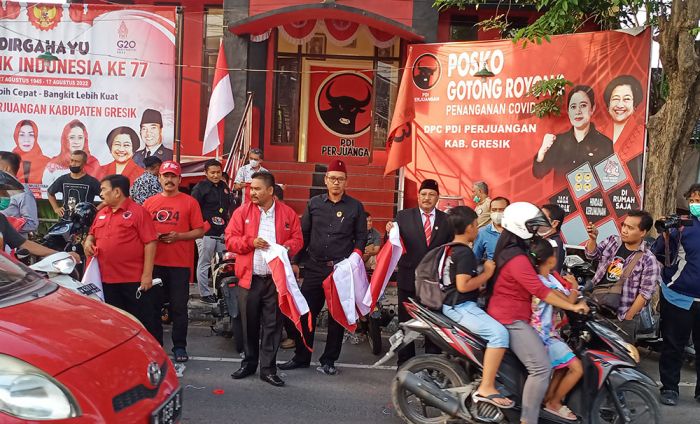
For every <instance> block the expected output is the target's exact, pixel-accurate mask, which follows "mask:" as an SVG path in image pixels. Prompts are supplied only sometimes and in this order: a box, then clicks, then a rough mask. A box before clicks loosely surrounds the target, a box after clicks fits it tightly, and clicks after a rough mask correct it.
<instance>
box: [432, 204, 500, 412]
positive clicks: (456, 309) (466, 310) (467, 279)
mask: <svg viewBox="0 0 700 424" xmlns="http://www.w3.org/2000/svg"><path fill="white" fill-rule="evenodd" d="M477 218H478V215H477V214H476V212H475V211H474V210H473V209H472V208H470V207H468V206H457V207H454V208H452V209H450V211H449V212H448V213H447V222H448V223H449V224H450V227H452V229H453V230H454V238H453V239H452V241H453V242H454V243H459V244H456V245H454V246H453V247H452V253H451V255H450V260H449V261H448V264H447V266H446V267H445V273H444V276H443V279H444V280H447V281H445V287H447V290H446V296H445V301H444V305H443V306H442V313H443V314H445V315H446V316H447V317H449V318H450V319H452V320H453V321H457V322H458V323H460V325H462V326H464V327H466V328H467V329H468V330H469V331H471V332H473V333H474V334H477V335H479V336H481V337H482V338H483V339H485V340H486V342H487V344H486V351H485V352H484V370H483V373H482V378H481V384H479V388H478V389H477V390H476V391H475V392H474V394H473V395H472V399H473V400H474V401H475V402H488V403H490V404H492V405H494V406H497V407H499V408H512V407H513V406H514V403H513V401H512V400H510V399H508V398H507V397H505V396H504V395H503V394H501V393H500V392H499V391H498V389H496V373H498V367H499V366H500V364H501V361H502V360H503V355H505V353H506V349H508V331H507V330H506V329H505V327H503V325H501V324H500V323H498V322H497V321H496V320H494V319H493V318H491V317H490V316H489V315H488V314H487V313H486V311H484V310H483V309H481V308H480V307H479V305H478V304H477V300H478V298H479V292H480V289H481V287H482V286H483V285H485V284H486V282H487V281H488V279H489V278H491V276H492V275H493V272H494V270H495V268H496V264H495V263H494V262H493V261H491V260H488V261H486V262H485V263H484V271H483V272H482V273H481V274H479V275H477V271H476V268H477V265H478V261H477V260H476V257H475V256H474V252H473V251H472V249H471V248H470V247H469V244H470V243H474V240H476V236H477V235H478V234H479V227H478V220H477Z"/></svg>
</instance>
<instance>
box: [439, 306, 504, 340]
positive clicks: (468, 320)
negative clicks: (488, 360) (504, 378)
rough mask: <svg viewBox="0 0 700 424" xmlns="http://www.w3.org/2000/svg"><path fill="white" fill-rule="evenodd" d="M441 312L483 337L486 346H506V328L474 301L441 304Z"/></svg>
mask: <svg viewBox="0 0 700 424" xmlns="http://www.w3.org/2000/svg"><path fill="white" fill-rule="evenodd" d="M442 313H443V314H445V315H446V316H447V317H448V318H449V319H451V320H452V321H457V322H458V323H459V324H460V325H461V326H463V327H465V328H467V329H468V330H469V331H471V332H472V333H474V334H476V335H478V336H479V337H481V338H483V339H485V340H486V342H487V343H486V347H490V348H503V349H507V348H508V330H506V328H505V327H504V326H503V325H501V323H499V322H498V321H496V320H495V319H493V318H491V315H489V314H487V313H486V311H484V310H483V309H481V308H479V306H478V305H477V304H476V302H471V301H466V302H463V303H460V304H459V305H454V306H450V305H442Z"/></svg>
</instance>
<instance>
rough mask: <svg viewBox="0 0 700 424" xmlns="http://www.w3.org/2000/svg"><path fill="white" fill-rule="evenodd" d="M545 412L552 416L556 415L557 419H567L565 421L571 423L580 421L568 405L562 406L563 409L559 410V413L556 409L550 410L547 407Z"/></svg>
mask: <svg viewBox="0 0 700 424" xmlns="http://www.w3.org/2000/svg"><path fill="white" fill-rule="evenodd" d="M544 410H545V411H547V412H549V413H550V414H553V415H556V416H557V417H559V418H563V419H565V420H569V421H576V420H578V417H577V416H576V414H574V413H573V412H572V411H571V409H569V407H568V406H566V405H562V406H561V408H559V410H558V411H555V410H554V409H550V408H547V407H545V408H544Z"/></svg>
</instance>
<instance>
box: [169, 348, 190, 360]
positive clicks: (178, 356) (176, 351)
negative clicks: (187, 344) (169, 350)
mask: <svg viewBox="0 0 700 424" xmlns="http://www.w3.org/2000/svg"><path fill="white" fill-rule="evenodd" d="M173 356H174V357H175V362H187V361H188V360H189V359H190V357H189V356H187V351H186V350H185V348H184V347H174V348H173Z"/></svg>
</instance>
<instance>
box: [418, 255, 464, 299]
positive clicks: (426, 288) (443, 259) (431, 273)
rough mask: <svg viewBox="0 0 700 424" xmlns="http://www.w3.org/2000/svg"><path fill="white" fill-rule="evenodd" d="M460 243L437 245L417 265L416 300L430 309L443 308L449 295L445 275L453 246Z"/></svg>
mask: <svg viewBox="0 0 700 424" xmlns="http://www.w3.org/2000/svg"><path fill="white" fill-rule="evenodd" d="M458 244H461V243H455V242H451V243H446V244H443V245H442V246H440V247H436V248H435V249H433V250H431V251H429V252H428V253H426V254H425V256H424V257H423V259H421V261H420V263H419V264H418V266H417V267H416V298H417V299H416V300H418V302H419V303H420V304H421V305H423V306H425V307H427V308H428V309H431V310H436V311H440V310H442V305H443V304H444V303H445V297H446V296H447V293H446V290H447V286H446V285H445V283H444V280H443V277H444V276H445V271H446V270H448V267H447V265H448V263H449V262H448V261H449V259H450V255H451V254H452V247H453V246H455V245H458ZM456 292H457V291H456V290H455V293H456ZM455 297H456V296H455Z"/></svg>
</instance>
